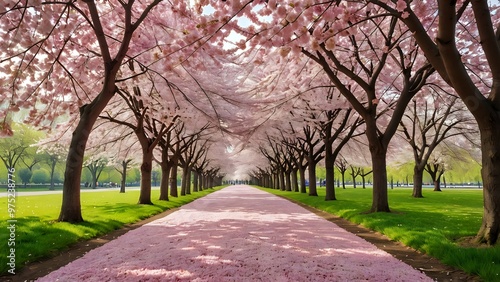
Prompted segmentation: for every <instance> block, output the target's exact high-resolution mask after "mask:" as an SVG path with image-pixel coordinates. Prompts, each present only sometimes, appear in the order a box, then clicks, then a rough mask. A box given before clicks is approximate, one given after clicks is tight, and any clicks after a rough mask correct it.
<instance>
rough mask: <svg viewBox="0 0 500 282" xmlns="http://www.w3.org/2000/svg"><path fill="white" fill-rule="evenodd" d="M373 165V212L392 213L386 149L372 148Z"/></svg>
mask: <svg viewBox="0 0 500 282" xmlns="http://www.w3.org/2000/svg"><path fill="white" fill-rule="evenodd" d="M370 151H371V157H372V165H373V200H372V207H371V209H370V211H371V212H390V211H391V210H390V209H389V201H388V197H387V169H386V165H387V163H386V152H387V150H386V149H385V148H382V146H380V147H379V148H373V147H370Z"/></svg>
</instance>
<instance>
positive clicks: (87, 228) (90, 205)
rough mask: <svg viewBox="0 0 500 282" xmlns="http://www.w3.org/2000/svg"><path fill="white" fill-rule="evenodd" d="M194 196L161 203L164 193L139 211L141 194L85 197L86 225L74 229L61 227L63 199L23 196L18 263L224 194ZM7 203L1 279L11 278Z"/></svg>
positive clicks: (3, 201)
mask: <svg viewBox="0 0 500 282" xmlns="http://www.w3.org/2000/svg"><path fill="white" fill-rule="evenodd" d="M220 188H221V187H216V188H215V189H209V190H204V191H201V192H192V194H191V195H186V196H179V197H177V198H174V197H170V198H169V199H170V201H159V200H156V199H158V198H159V194H160V192H159V190H158V189H153V190H152V193H151V199H152V201H153V205H138V204H137V201H138V199H139V190H129V191H127V192H126V193H119V192H118V190H117V191H100V192H82V193H81V204H82V215H83V219H84V220H85V222H83V223H79V224H70V223H65V222H57V221H56V219H57V218H58V216H59V212H60V208H61V200H62V199H61V197H62V195H61V194H52V195H37V196H18V197H17V198H16V203H15V205H16V217H15V219H16V220H17V222H16V223H15V225H16V229H15V236H16V241H15V243H16V244H15V257H16V271H17V270H19V269H21V268H22V266H24V265H25V264H26V263H28V262H32V261H36V260H39V259H42V258H46V257H50V256H54V255H56V254H57V253H59V252H60V251H62V250H64V249H67V248H68V247H69V246H71V245H72V244H74V243H76V242H78V241H81V240H86V239H90V238H94V237H97V236H100V235H103V234H106V233H108V232H110V231H113V230H116V229H119V228H121V227H123V226H124V225H126V224H129V223H134V222H137V221H140V220H142V219H145V218H148V217H150V216H153V215H155V214H158V213H161V212H162V211H165V210H168V209H171V208H175V207H179V206H182V205H184V204H187V203H189V202H191V201H193V200H195V199H197V198H200V197H203V196H205V195H207V194H209V193H211V192H213V191H216V190H218V189H220ZM7 199H8V198H7V197H1V198H0V207H2V208H1V209H0V230H1V232H0V242H1V243H0V244H1V245H2V247H1V248H0V249H1V250H3V251H2V252H3V253H2V254H1V255H0V275H4V274H7V271H8V269H9V267H8V266H7V263H8V258H7V256H8V255H9V253H8V252H7V250H9V249H10V248H11V247H9V246H8V239H9V236H10V231H9V230H8V229H7V226H8V222H7V220H8V219H10V218H9V217H8V214H7V206H8V205H7Z"/></svg>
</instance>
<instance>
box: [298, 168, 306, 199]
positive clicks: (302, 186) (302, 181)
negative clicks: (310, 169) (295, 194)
mask: <svg viewBox="0 0 500 282" xmlns="http://www.w3.org/2000/svg"><path fill="white" fill-rule="evenodd" d="M299 176H300V193H307V189H306V169H305V168H304V167H300V168H299Z"/></svg>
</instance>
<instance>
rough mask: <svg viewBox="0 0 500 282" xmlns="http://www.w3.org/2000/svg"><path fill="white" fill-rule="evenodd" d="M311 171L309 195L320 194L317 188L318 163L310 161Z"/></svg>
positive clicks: (309, 170) (309, 168)
mask: <svg viewBox="0 0 500 282" xmlns="http://www.w3.org/2000/svg"><path fill="white" fill-rule="evenodd" d="M308 172H309V196H318V191H317V190H316V165H315V164H313V163H312V161H311V160H310V161H309V166H308Z"/></svg>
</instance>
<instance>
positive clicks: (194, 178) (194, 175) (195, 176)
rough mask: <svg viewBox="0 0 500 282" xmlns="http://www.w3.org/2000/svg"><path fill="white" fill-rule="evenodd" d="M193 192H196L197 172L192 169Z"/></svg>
mask: <svg viewBox="0 0 500 282" xmlns="http://www.w3.org/2000/svg"><path fill="white" fill-rule="evenodd" d="M193 191H194V192H198V171H197V170H196V169H193Z"/></svg>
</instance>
